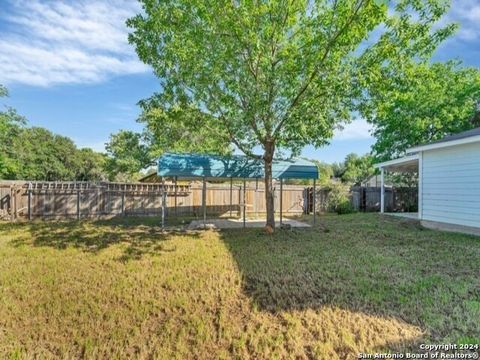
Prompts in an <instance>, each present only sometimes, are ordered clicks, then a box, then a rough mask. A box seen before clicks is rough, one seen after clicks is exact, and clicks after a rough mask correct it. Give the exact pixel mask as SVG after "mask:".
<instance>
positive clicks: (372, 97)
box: [361, 61, 480, 161]
mask: <svg viewBox="0 0 480 360" xmlns="http://www.w3.org/2000/svg"><path fill="white" fill-rule="evenodd" d="M460 65H461V64H459V63H458V62H456V61H450V62H447V63H433V64H428V63H421V64H418V63H414V62H407V63H404V64H403V66H402V67H393V66H387V67H383V68H382V69H379V74H381V79H382V81H378V82H375V83H371V84H370V86H369V87H368V91H366V92H365V94H366V95H367V98H368V101H366V102H365V103H364V105H363V106H362V107H361V111H362V114H363V116H364V117H365V118H366V119H367V120H368V121H369V122H370V123H371V124H372V125H373V126H374V135H375V138H376V143H375V144H374V145H373V153H374V155H375V157H376V158H377V159H378V160H380V161H383V160H388V159H391V158H395V157H398V156H400V155H401V154H402V153H403V152H404V151H405V150H406V149H407V148H408V147H411V146H414V145H417V144H422V143H427V142H430V141H434V140H438V139H440V138H442V137H444V136H445V135H447V134H449V133H457V132H460V131H464V130H468V129H471V128H472V127H477V126H480V116H479V115H480V114H479V113H478V110H479V109H478V102H479V101H480V71H479V70H478V69H475V68H468V67H461V66H460Z"/></svg>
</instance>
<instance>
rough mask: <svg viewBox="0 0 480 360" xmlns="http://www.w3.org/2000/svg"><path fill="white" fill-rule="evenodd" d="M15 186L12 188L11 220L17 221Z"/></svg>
mask: <svg viewBox="0 0 480 360" xmlns="http://www.w3.org/2000/svg"><path fill="white" fill-rule="evenodd" d="M14 197H15V186H14V185H12V186H10V220H11V221H13V220H15V198H14Z"/></svg>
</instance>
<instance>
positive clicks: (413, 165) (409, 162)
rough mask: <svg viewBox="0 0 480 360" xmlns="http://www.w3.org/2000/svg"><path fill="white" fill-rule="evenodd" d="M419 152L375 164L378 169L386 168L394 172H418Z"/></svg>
mask: <svg viewBox="0 0 480 360" xmlns="http://www.w3.org/2000/svg"><path fill="white" fill-rule="evenodd" d="M418 159H419V155H418V154H413V155H407V156H404V157H401V158H398V159H393V160H389V161H385V162H382V163H378V164H375V167H376V168H377V169H384V170H387V171H392V172H408V173H412V172H417V171H418Z"/></svg>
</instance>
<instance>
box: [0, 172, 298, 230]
mask: <svg viewBox="0 0 480 360" xmlns="http://www.w3.org/2000/svg"><path fill="white" fill-rule="evenodd" d="M258 185H259V184H256V183H253V184H252V183H247V186H246V189H245V206H246V213H247V215H250V216H251V215H253V214H255V215H257V214H262V213H265V212H266V208H265V190H264V189H263V188H262V187H261V186H258ZM163 189H164V188H163V185H162V184H158V183H156V184H146V183H136V184H129V183H109V182H102V183H90V182H27V181H4V182H0V217H1V218H4V219H5V218H8V219H10V220H15V219H35V218H85V217H97V216H116V215H126V216H127V215H160V214H161V212H162V194H163ZM231 189H232V191H230V190H231ZM165 194H166V198H165V210H166V213H167V216H195V217H201V216H202V214H203V213H202V185H201V184H197V183H193V184H191V185H175V184H166V185H165ZM304 194H305V192H304V187H303V186H293V185H284V186H283V197H282V204H283V213H284V214H301V213H302V212H303V211H304V203H305V201H304ZM242 204H243V187H242V186H241V185H232V187H231V188H230V185H229V184H227V185H224V184H210V183H209V184H208V185H207V190H206V211H207V214H208V215H216V216H240V214H241V209H242ZM279 208H280V196H279V187H278V186H277V187H276V188H275V209H276V210H277V211H278V209H279Z"/></svg>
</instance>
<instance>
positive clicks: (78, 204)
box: [77, 190, 80, 220]
mask: <svg viewBox="0 0 480 360" xmlns="http://www.w3.org/2000/svg"><path fill="white" fill-rule="evenodd" d="M77 220H80V190H77Z"/></svg>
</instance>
